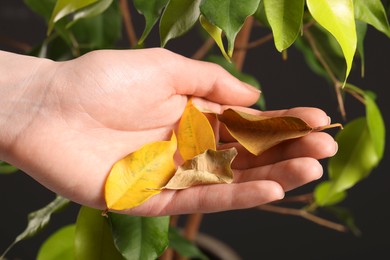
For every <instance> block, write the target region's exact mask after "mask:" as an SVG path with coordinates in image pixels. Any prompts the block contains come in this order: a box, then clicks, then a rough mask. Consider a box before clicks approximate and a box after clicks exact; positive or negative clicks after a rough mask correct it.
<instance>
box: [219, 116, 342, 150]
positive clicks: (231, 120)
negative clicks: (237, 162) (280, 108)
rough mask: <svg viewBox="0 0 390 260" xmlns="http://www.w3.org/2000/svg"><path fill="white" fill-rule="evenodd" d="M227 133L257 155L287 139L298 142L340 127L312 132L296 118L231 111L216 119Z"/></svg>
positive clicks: (312, 129)
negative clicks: (300, 139) (303, 138)
mask: <svg viewBox="0 0 390 260" xmlns="http://www.w3.org/2000/svg"><path fill="white" fill-rule="evenodd" d="M218 120H219V121H221V122H222V123H224V124H225V126H226V128H227V129H228V131H229V133H230V134H231V135H232V136H233V137H234V138H235V139H236V140H237V141H238V142H239V143H240V144H241V145H242V146H244V147H245V148H246V149H247V150H248V151H249V152H251V153H252V154H254V155H259V154H261V153H262V152H264V151H265V150H267V149H269V148H271V147H273V146H275V145H277V144H279V143H281V142H283V141H286V140H289V139H294V138H299V137H302V136H305V135H307V134H308V133H310V132H313V131H321V130H324V129H327V128H332V127H336V126H339V127H341V125H340V124H332V125H327V126H323V127H316V128H312V127H311V126H309V125H308V124H307V123H306V122H305V121H303V120H302V119H300V118H298V117H291V116H282V117H264V116H258V115H251V114H247V113H244V112H240V111H235V110H233V109H227V110H225V111H224V112H223V113H222V114H221V115H218Z"/></svg>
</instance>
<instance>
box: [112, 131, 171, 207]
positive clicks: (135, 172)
mask: <svg viewBox="0 0 390 260" xmlns="http://www.w3.org/2000/svg"><path fill="white" fill-rule="evenodd" d="M176 149H177V140H176V136H175V134H174V133H173V134H172V138H171V140H170V141H160V142H154V143H150V144H146V145H144V146H143V147H141V149H139V150H137V151H135V152H133V153H131V154H129V155H128V156H126V157H125V158H123V159H121V160H119V161H118V162H116V163H115V164H114V166H113V167H112V169H111V171H110V174H109V176H108V178H107V180H106V183H105V200H106V204H107V208H108V209H114V210H123V209H129V208H132V207H135V206H138V205H140V204H141V203H143V202H144V201H146V200H147V199H148V198H150V197H151V196H153V195H156V194H158V193H160V192H161V188H162V187H164V186H165V185H166V184H167V183H168V181H169V180H170V179H171V178H172V176H173V174H174V173H175V169H176V167H175V163H174V160H173V155H174V153H175V152H176Z"/></svg>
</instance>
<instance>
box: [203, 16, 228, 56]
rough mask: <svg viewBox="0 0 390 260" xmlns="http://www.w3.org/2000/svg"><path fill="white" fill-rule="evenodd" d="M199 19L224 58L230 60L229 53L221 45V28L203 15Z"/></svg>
mask: <svg viewBox="0 0 390 260" xmlns="http://www.w3.org/2000/svg"><path fill="white" fill-rule="evenodd" d="M199 21H200V24H201V25H202V27H203V28H204V29H205V30H206V32H208V33H209V34H210V36H211V37H212V38H213V39H214V41H215V43H216V44H217V45H218V47H219V49H220V50H221V53H222V55H223V56H224V57H225V59H226V60H227V61H229V62H230V57H229V55H227V53H226V51H225V47H224V46H223V41H222V30H221V29H220V28H218V27H217V26H215V25H213V24H211V23H210V22H209V21H208V20H207V19H206V18H205V17H204V16H203V15H201V16H200V17H199Z"/></svg>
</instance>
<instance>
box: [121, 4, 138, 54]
mask: <svg viewBox="0 0 390 260" xmlns="http://www.w3.org/2000/svg"><path fill="white" fill-rule="evenodd" d="M119 6H120V11H121V14H122V18H123V22H124V25H125V29H126V34H127V38H128V40H129V42H130V46H131V47H134V46H137V44H138V38H137V35H136V33H135V30H134V25H133V22H132V21H131V14H130V8H129V5H128V3H127V0H119Z"/></svg>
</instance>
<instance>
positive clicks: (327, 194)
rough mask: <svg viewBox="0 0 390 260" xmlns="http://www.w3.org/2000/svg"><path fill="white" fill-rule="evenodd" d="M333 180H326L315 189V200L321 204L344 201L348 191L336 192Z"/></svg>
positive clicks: (326, 204) (327, 204)
mask: <svg viewBox="0 0 390 260" xmlns="http://www.w3.org/2000/svg"><path fill="white" fill-rule="evenodd" d="M332 189H333V182H332V181H324V182H321V183H320V184H318V185H317V186H316V187H315V189H314V201H315V203H316V204H317V205H319V206H322V207H323V206H329V205H334V204H337V203H339V202H341V201H343V200H344V199H345V198H346V197H347V193H346V192H345V191H344V190H343V191H340V192H334V191H333V190H332Z"/></svg>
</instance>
